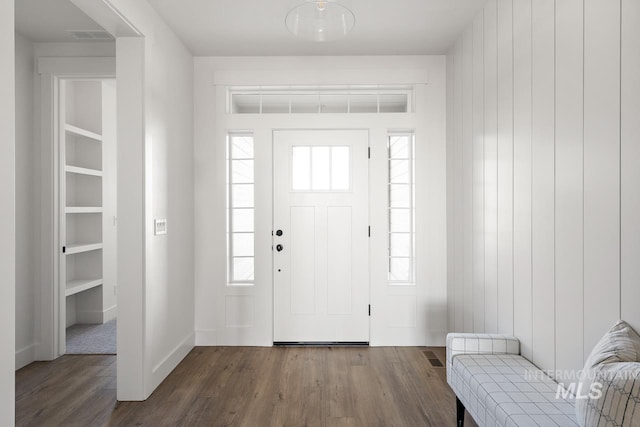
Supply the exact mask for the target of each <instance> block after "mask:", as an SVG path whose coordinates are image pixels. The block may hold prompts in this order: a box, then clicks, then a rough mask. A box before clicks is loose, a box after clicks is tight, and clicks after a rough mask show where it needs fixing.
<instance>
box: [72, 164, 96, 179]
mask: <svg viewBox="0 0 640 427" xmlns="http://www.w3.org/2000/svg"><path fill="white" fill-rule="evenodd" d="M65 172H67V173H75V174H78V175H88V176H102V171H99V170H96V169H88V168H79V167H77V166H69V165H66V166H65Z"/></svg>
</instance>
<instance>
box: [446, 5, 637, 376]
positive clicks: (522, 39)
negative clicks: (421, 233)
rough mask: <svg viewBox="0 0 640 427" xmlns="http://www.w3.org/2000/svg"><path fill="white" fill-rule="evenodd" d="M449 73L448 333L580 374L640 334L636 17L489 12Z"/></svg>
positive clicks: (542, 10) (627, 9) (562, 8)
mask: <svg viewBox="0 0 640 427" xmlns="http://www.w3.org/2000/svg"><path fill="white" fill-rule="evenodd" d="M447 72H448V84H449V87H448V91H447V92H448V98H449V99H448V103H449V105H448V120H449V124H448V130H449V134H448V143H449V145H450V146H449V147H448V148H449V149H448V153H449V155H450V156H452V157H453V158H450V159H449V161H448V165H449V167H450V168H452V170H450V171H449V175H448V176H449V182H448V192H449V203H448V208H449V229H448V230H449V245H450V247H449V254H450V256H452V257H453V260H451V261H450V265H449V272H450V274H449V284H448V285H449V287H448V295H449V308H450V309H449V327H450V330H451V331H465V332H495V333H506V334H514V335H516V336H517V337H518V338H519V339H520V340H521V343H522V352H523V354H524V355H525V356H526V357H528V358H530V359H532V361H533V362H534V363H535V364H536V365H538V366H539V367H541V368H543V369H548V370H569V369H580V368H581V367H582V364H583V361H584V358H585V357H586V356H587V355H588V354H589V352H590V351H591V349H592V348H593V346H594V345H595V343H596V342H597V341H598V339H599V338H600V337H601V336H602V334H603V333H604V332H605V331H606V330H607V329H608V328H609V327H610V326H611V325H613V324H614V322H615V321H616V320H618V319H619V318H622V319H625V320H627V321H628V322H630V323H631V324H632V326H634V327H635V328H636V329H637V330H640V2H639V1H638V0H490V1H489V2H488V3H487V4H486V6H485V8H484V10H483V11H482V12H481V13H480V14H479V15H478V16H477V17H476V18H475V19H474V21H473V23H472V24H471V25H470V27H469V28H468V29H467V30H466V31H465V32H464V33H463V34H462V35H461V37H460V38H459V40H458V41H457V42H456V44H455V45H454V46H453V47H452V49H451V51H450V52H449V55H448V70H447Z"/></svg>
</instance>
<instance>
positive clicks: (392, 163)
mask: <svg viewBox="0 0 640 427" xmlns="http://www.w3.org/2000/svg"><path fill="white" fill-rule="evenodd" d="M387 148H388V153H389V206H388V208H389V282H390V283H391V284H396V285H402V284H404V285H411V284H414V271H415V265H414V252H415V233H414V231H415V211H414V194H415V186H414V143H413V134H412V133H393V134H390V135H389V137H388V147H387Z"/></svg>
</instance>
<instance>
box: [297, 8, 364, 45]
mask: <svg viewBox="0 0 640 427" xmlns="http://www.w3.org/2000/svg"><path fill="white" fill-rule="evenodd" d="M344 3H345V2H344V0H302V1H300V2H299V3H298V4H297V5H296V6H294V7H293V8H292V9H291V10H290V11H289V13H288V14H287V18H286V20H285V24H286V25H287V29H288V30H289V32H290V33H291V34H293V35H294V36H296V37H298V38H301V39H305V40H312V41H316V42H327V41H332V40H338V39H341V38H342V37H345V36H346V35H347V34H349V32H350V31H351V30H352V29H353V26H354V25H355V23H356V18H355V16H354V14H353V12H352V11H351V10H350V9H349V8H348V7H347V6H346V5H345V4H344Z"/></svg>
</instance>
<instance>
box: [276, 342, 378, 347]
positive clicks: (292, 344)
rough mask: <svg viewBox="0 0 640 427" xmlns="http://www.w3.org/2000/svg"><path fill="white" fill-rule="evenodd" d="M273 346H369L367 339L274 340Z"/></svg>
mask: <svg viewBox="0 0 640 427" xmlns="http://www.w3.org/2000/svg"><path fill="white" fill-rule="evenodd" d="M273 346H274V347H369V341H274V342H273Z"/></svg>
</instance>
